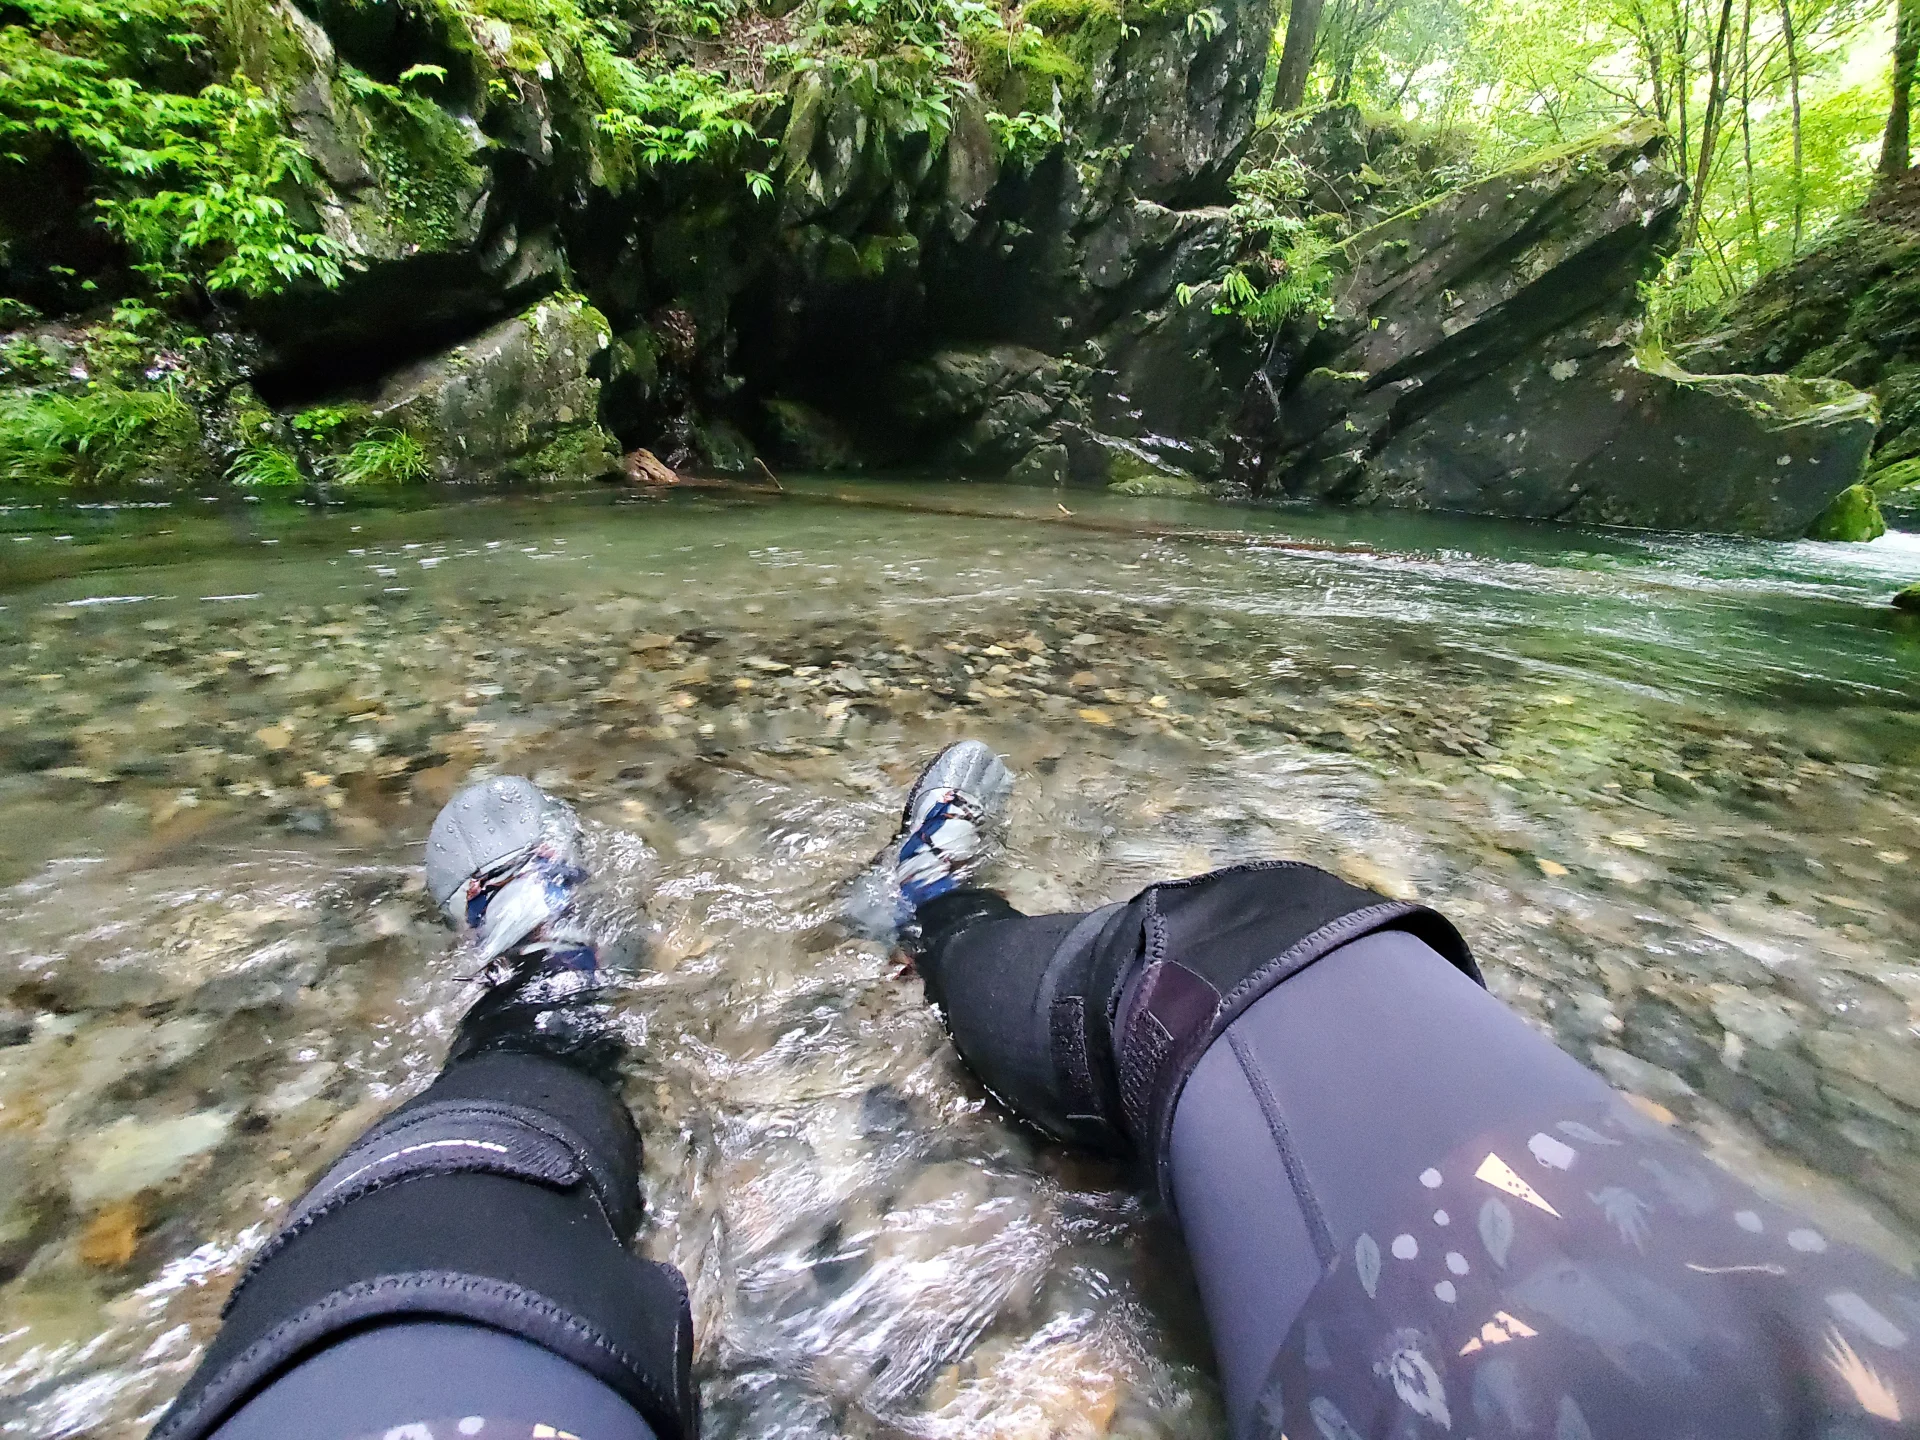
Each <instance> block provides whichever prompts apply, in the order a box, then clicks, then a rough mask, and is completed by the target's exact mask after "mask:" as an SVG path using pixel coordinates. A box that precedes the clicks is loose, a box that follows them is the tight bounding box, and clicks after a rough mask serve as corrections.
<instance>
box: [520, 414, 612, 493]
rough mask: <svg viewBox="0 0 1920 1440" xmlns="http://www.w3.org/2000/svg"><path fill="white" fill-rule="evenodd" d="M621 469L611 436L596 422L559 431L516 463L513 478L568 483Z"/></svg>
mask: <svg viewBox="0 0 1920 1440" xmlns="http://www.w3.org/2000/svg"><path fill="white" fill-rule="evenodd" d="M619 468H620V455H619V450H618V447H616V446H615V444H614V443H613V437H612V436H610V435H608V434H607V432H606V431H604V430H602V429H601V428H600V427H599V426H598V425H594V424H588V425H575V426H571V427H570V428H568V429H565V430H562V431H561V432H560V433H559V434H558V435H556V436H554V437H553V439H551V440H549V441H548V442H547V443H546V444H545V445H543V446H541V447H540V449H538V450H536V451H535V452H534V453H533V454H531V455H529V456H527V457H526V459H524V460H522V461H520V462H519V463H517V464H516V465H515V466H514V467H513V470H514V478H515V479H517V480H522V481H528V482H532V483H535V484H554V483H559V484H567V483H570V482H578V481H583V480H597V479H598V478H599V477H600V476H602V475H610V474H612V473H613V472H614V471H615V470H618V469H619Z"/></svg>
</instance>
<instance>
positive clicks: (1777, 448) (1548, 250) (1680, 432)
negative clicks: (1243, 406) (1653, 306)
mask: <svg viewBox="0 0 1920 1440" xmlns="http://www.w3.org/2000/svg"><path fill="white" fill-rule="evenodd" d="M1660 149H1661V139H1660V137H1659V135H1658V134H1657V132H1655V131H1653V130H1652V129H1650V128H1635V129H1630V130H1628V131H1625V132H1623V133H1621V134H1618V135H1614V136H1610V137H1607V138H1605V139H1603V140H1600V141H1596V142H1595V143H1593V144H1590V145H1587V146H1583V147H1580V148H1577V149H1575V150H1572V151H1568V152H1563V153H1561V154H1559V155H1556V156H1553V157H1550V158H1548V159H1546V160H1544V161H1541V162H1537V163H1535V164H1532V165H1530V166H1528V167H1526V168H1524V169H1522V170H1517V171H1514V172H1510V173H1507V174H1503V175H1497V176H1494V177H1492V178H1490V179H1488V180H1484V181H1481V182H1478V183H1477V184H1474V185H1470V186H1467V187H1465V188H1463V189H1460V190H1456V191H1452V192H1450V193H1448V194H1446V195H1444V196H1441V197H1439V198H1438V199H1437V200H1434V201H1433V202H1431V203H1429V204H1427V205H1424V206H1420V207H1416V208H1415V209H1414V210H1411V211H1409V212H1407V213H1405V214H1403V215H1400V216H1396V217H1394V218H1393V219H1390V220H1387V221H1385V222H1383V223H1381V224H1379V225H1377V226H1375V227H1373V228H1372V229H1371V230H1368V231H1366V232H1363V233H1362V234H1361V235H1358V236H1356V237H1355V238H1354V239H1353V240H1352V241H1350V242H1349V244H1348V246H1347V255H1348V258H1349V261H1350V269H1349V271H1348V273H1347V274H1346V276H1345V278H1344V279H1343V281H1342V282H1341V283H1340V286H1339V288H1338V291H1337V293H1336V297H1335V307H1334V318H1333V320H1332V322H1331V323H1330V324H1329V326H1328V327H1327V328H1326V330H1325V331H1324V332H1323V333H1322V334H1321V335H1320V337H1319V338H1318V339H1317V340H1316V341H1315V342H1314V344H1313V345H1312V347H1311V349H1310V350H1309V352H1308V356H1307V359H1308V361H1309V362H1310V366H1311V368H1308V367H1306V366H1298V367H1296V368H1295V369H1294V370H1293V371H1292V372H1291V373H1289V374H1287V375H1285V376H1284V377H1283V380H1282V383H1281V385H1279V386H1276V387H1274V388H1275V389H1276V390H1277V401H1276V402H1272V403H1268V404H1266V405H1261V404H1259V403H1253V404H1250V405H1249V407H1248V414H1249V415H1250V416H1251V417H1252V423H1251V426H1250V434H1249V436H1248V440H1249V444H1250V448H1251V449H1252V451H1253V452H1254V454H1255V455H1256V457H1257V467H1256V483H1257V486H1258V488H1262V489H1265V490H1266V491H1268V492H1274V491H1277V492H1279V493H1283V494H1286V495H1292V496H1301V497H1311V498H1317V499H1324V500H1330V501H1338V502H1342V503H1347V504H1358V505H1391V506H1403V507H1410V508H1420V509H1436V510H1457V511H1466V512H1471V513H1475V514H1487V515H1505V516H1513V517H1516V518H1525V519H1540V520H1566V521H1578V522H1588V523H1598V524H1612V525H1632V526H1646V527H1651V528H1658V529H1687V530H1712V531H1721V532H1726V533H1736V534H1748V535H1765V536H1775V537H1793V536H1799V535H1802V534H1804V533H1805V532H1806V529H1807V526H1808V525H1809V524H1810V523H1811V522H1812V521H1813V519H1814V517H1816V516H1817V515H1819V514H1820V512H1821V511H1822V510H1823V509H1824V508H1825V507H1826V505H1827V504H1828V502H1829V501H1830V500H1832V499H1833V497H1834V496H1835V495H1837V494H1839V493H1840V492H1841V491H1842V490H1844V489H1846V488H1847V487H1848V486H1850V485H1852V484H1854V483H1856V482H1857V481H1858V480H1859V478H1860V472H1861V467H1862V465H1863V464H1864V461H1865V457H1866V453H1867V450H1868V447H1869V446H1870V445H1871V443H1872V438H1873V429H1874V424H1875V419H1874V412H1873V406H1872V403H1871V401H1870V400H1869V399H1868V397H1866V396H1864V395H1861V394H1860V393H1859V392H1857V391H1854V390H1852V389H1851V388H1850V387H1848V386H1845V385H1840V384H1837V383H1833V382H1796V381H1790V380H1787V379H1785V378H1783V377H1779V376H1756V377H1734V376H1698V375H1691V374H1689V373H1687V372H1685V371H1683V370H1681V369H1679V368H1678V367H1676V366H1673V365H1671V364H1669V363H1667V362H1665V361H1664V360H1662V359H1660V358H1658V357H1657V356H1652V355H1646V354H1642V353H1640V352H1639V350H1638V348H1637V347H1638V346H1639V343H1640V339H1641V335H1640V327H1639V323H1638V322H1639V302H1638V299H1637V294H1636V283H1637V281H1638V280H1639V279H1640V278H1641V277H1642V276H1643V275H1645V274H1646V273H1648V272H1649V271H1650V270H1651V269H1652V267H1653V266H1655V265H1656V264H1657V263H1658V262H1659V259H1660V256H1661V254H1662V251H1663V248H1664V247H1665V246H1666V244H1667V243H1668V242H1669V241H1670V239H1671V237H1672V234H1673V231H1674V229H1675V227H1676V225H1677V223H1678V220H1679V217H1680V215H1681V212H1682V209H1683V207H1684V205H1685V201H1686V189H1685V186H1684V184H1683V183H1682V182H1681V181H1680V180H1679V179H1678V178H1677V177H1676V176H1674V175H1673V174H1672V173H1671V172H1669V171H1667V170H1666V169H1665V168H1664V167H1663V166H1661V165H1660V164H1659V155H1660ZM1263 378H1264V380H1265V381H1266V383H1267V384H1268V385H1270V386H1272V385H1273V381H1274V377H1273V376H1272V375H1271V374H1269V375H1267V376H1265V377H1263ZM1255 383H1256V385H1258V384H1259V383H1260V381H1258V380H1257V381H1256V382H1255ZM1254 398H1255V400H1256V401H1257V400H1259V399H1260V398H1261V397H1259V396H1258V395H1256V396H1255V397H1254Z"/></svg>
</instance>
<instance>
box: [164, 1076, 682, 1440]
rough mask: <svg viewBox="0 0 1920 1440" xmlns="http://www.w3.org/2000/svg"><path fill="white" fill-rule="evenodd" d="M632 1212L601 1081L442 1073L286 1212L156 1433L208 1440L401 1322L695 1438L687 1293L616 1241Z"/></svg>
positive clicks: (618, 1135) (630, 1144) (673, 1436)
mask: <svg viewBox="0 0 1920 1440" xmlns="http://www.w3.org/2000/svg"><path fill="white" fill-rule="evenodd" d="M640 1218H641V1202H640V1142H639V1136H638V1133H637V1132H636V1131H635V1129H634V1125H633V1119H632V1117H631V1116H630V1115H629V1114H628V1113H627V1110H626V1107H625V1106H624V1105H623V1104H621V1102H620V1100H619V1099H618V1097H616V1096H615V1095H613V1094H612V1093H611V1092H610V1091H609V1090H608V1089H607V1088H606V1087H605V1086H603V1085H601V1084H600V1083H599V1082H598V1081H596V1080H594V1079H592V1078H591V1077H590V1076H588V1075H586V1074H584V1073H583V1072H581V1071H579V1070H576V1069H574V1068H572V1067H571V1066H569V1065H567V1064H565V1063H563V1062H561V1061H558V1060H555V1059H552V1058H550V1057H547V1056H540V1055H529V1054H513V1053H498V1052H496V1053H488V1054H482V1055H478V1056H476V1057H474V1058H472V1059H470V1060H464V1061H461V1062H459V1063H456V1064H454V1065H451V1066H449V1067H448V1069H447V1070H446V1071H445V1072H444V1073H443V1074H442V1075H441V1077H440V1078H439V1079H438V1080H437V1081H435V1083H434V1084H433V1085H432V1086H431V1087H429V1088H428V1089H427V1090H426V1091H425V1092H423V1093H422V1094H420V1095H419V1096H417V1097H415V1098H414V1099H413V1100H411V1101H409V1102H408V1103H407V1104H405V1105H403V1106H401V1107H400V1108H399V1109H398V1110H396V1111H394V1112H393V1113H392V1114H391V1115H389V1116H387V1117H386V1118H385V1119H384V1120H382V1121H380V1122H379V1123H378V1124H377V1125H375V1126H374V1127H373V1128H372V1129H371V1130H369V1131H368V1132H367V1134H366V1135H364V1136H362V1137H361V1139H360V1140H359V1141H357V1142H356V1143H355V1144H354V1145H353V1146H352V1147H351V1148H350V1149H349V1150H348V1151H347V1153H346V1154H345V1155H343V1156H342V1157H341V1158H340V1159H339V1160H338V1161H336V1162H335V1163H334V1165H333V1166H332V1167H331V1168H330V1169H329V1170H328V1171H327V1173H326V1174H325V1175H324V1176H322V1177H321V1179H320V1181H319V1182H318V1183H317V1184H316V1185H315V1186H314V1187H313V1188H312V1189H311V1190H309V1191H308V1192H307V1194H306V1196H305V1197H303V1198H302V1200H301V1201H300V1203H299V1204H298V1205H296V1206H295V1207H294V1209H293V1212H292V1214H291V1215H290V1216H289V1217H288V1221H287V1224H286V1225H285V1226H284V1227H283V1228H282V1229H281V1231H280V1232H279V1234H277V1235H276V1236H275V1237H274V1239H273V1240H272V1241H270V1242H269V1243H268V1245H267V1247H266V1248H265V1249H264V1250H263V1251H262V1252H261V1253H260V1255H259V1256H258V1257H256V1259H255V1261H254V1263H253V1265H252V1266H251V1267H250V1268H249V1270H248V1272H247V1274H246V1276H245V1277H244V1278H243V1279H242V1280H241V1282H240V1284H239V1285H238V1286H237V1287H236V1289H235V1291H234V1293H233V1296H232V1298H231V1299H229V1301H228V1302H227V1308H226V1311H225V1314H224V1323H223V1325H222V1327H221V1330H220V1333H219V1335H218V1336H216V1337H215V1339H214V1342H213V1344H212V1345H211V1346H210V1347H209V1349H208V1351H207V1355H206V1358H205V1359H204V1360H203V1361H202V1363H201V1365H200V1368H199V1369H198V1370H197V1371H196V1372H195V1373H194V1375H193V1377H192V1378H191V1379H190V1380H189V1381H188V1382H187V1385H186V1387H185V1388H184V1389H183V1390H182V1391H181V1393H180V1395H179V1396H178V1397H177V1398H176V1399H175V1401H174V1403H173V1405H172V1407H171V1408H169V1410H168V1411H167V1413H166V1414H165V1415H164V1416H163V1417H162V1418H161V1421H160V1423H159V1424H158V1425H157V1426H156V1427H155V1428H154V1431H153V1440H202V1437H205V1436H207V1435H209V1434H210V1433H211V1432H212V1431H213V1430H214V1429H216V1428H217V1427H218V1426H219V1424H220V1423H221V1421H222V1420H224V1419H225V1418H227V1417H228V1416H229V1415H231V1414H233V1412H234V1411H235V1410H236V1409H238V1408H239V1407H240V1406H241V1405H243V1404H244V1403H245V1402H246V1401H247V1400H248V1399H249V1398H250V1397H251V1396H253V1395H254V1394H256V1393H258V1392H259V1391H260V1390H261V1389H263V1388H264V1387H265V1386H266V1385H268V1384H270V1383H271V1382H272V1381H273V1380H274V1379H275V1378H276V1377H277V1376H279V1375H281V1374H283V1373H285V1372H286V1371H287V1370H288V1369H290V1368H292V1367H293V1366H295V1365H297V1364H298V1363H299V1362H300V1361H301V1360H303V1359H305V1358H306V1357H308V1356H310V1355H313V1354H315V1353H317V1352H318V1351H320V1350H322V1349H325V1348H326V1347H327V1346H328V1345H329V1344H331V1343H333V1342H334V1341H335V1340H338V1339H340V1338H342V1337H343V1336H345V1335H346V1334H348V1333H350V1332H353V1331H357V1330H361V1329H364V1328H366V1327H368V1326H371V1325H377V1324H380V1323H382V1322H385V1321H390V1320H395V1319H400V1318H415V1319H420V1318H441V1319H450V1320H460V1321H466V1322H468V1323H475V1324H481V1325H486V1326H488V1327H490V1328H492V1329H496V1330H501V1331H505V1332H507V1333H508V1334H512V1335H516V1336H519V1337H520V1338H522V1339H524V1340H528V1341H531V1342H532V1343H534V1344H536V1345H539V1346H541V1347H543V1348H544V1349H547V1350H550V1351H552V1352H553V1353H555V1354H557V1355H559V1356H560V1357H562V1358H563V1359H566V1360H568V1361H570V1362H572V1363H573V1364H575V1365H578V1366H579V1367H580V1368H581V1369H582V1370H584V1371H586V1372H587V1373H588V1374H590V1375H592V1376H593V1377H594V1378H595V1379H597V1380H599V1381H601V1382H602V1383H604V1384H606V1385H607V1386H608V1387H609V1388H611V1389H612V1390H614V1391H615V1392H616V1393H617V1394H619V1395H620V1396H621V1397H622V1398H623V1399H625V1400H626V1401H627V1402H628V1403H629V1404H631V1405H632V1406H633V1407H634V1409H635V1410H636V1411H638V1412H639V1414H640V1416H641V1418H643V1419H644V1420H645V1421H646V1422H647V1423H648V1425H650V1426H651V1427H652V1428H653V1430H654V1431H655V1433H656V1434H658V1435H659V1436H661V1437H662V1440H693V1437H694V1435H695V1433H696V1431H697V1428H698V1417H697V1409H696V1401H695V1392H694V1389H693V1383H692V1352H693V1324H692V1316H691V1311H690V1309H689V1307H688V1302H687V1291H686V1284H685V1282H684V1280H682V1278H681V1276H680V1273H679V1272H678V1271H677V1270H675V1269H673V1267H672V1266H669V1265H660V1264H655V1263H653V1262H651V1261H646V1260H642V1259H639V1258H638V1257H636V1256H634V1255H633V1254H632V1253H631V1252H630V1251H629V1250H628V1249H627V1245H628V1243H629V1242H630V1241H631V1240H632V1238H633V1235H634V1233H635V1231H636V1229H637V1228H638V1226H639V1223H640Z"/></svg>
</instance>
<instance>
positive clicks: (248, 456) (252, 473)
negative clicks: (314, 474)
mask: <svg viewBox="0 0 1920 1440" xmlns="http://www.w3.org/2000/svg"><path fill="white" fill-rule="evenodd" d="M227 479H229V480H231V481H232V482H233V483H234V484H235V485H238V486H240V487H241V488H242V489H246V490H289V489H293V488H295V487H297V486H300V485H304V484H306V483H307V477H306V476H305V475H304V474H302V473H301V470H300V462H299V460H298V459H296V458H295V457H294V454H293V452H292V451H291V450H289V449H287V448H286V446H284V445H276V444H274V443H273V442H272V441H270V440H255V441H253V442H252V443H251V444H249V445H247V446H246V447H244V448H243V449H242V450H241V451H240V453H239V454H238V455H237V456H235V457H234V461H233V463H232V464H231V465H229V466H228V467H227Z"/></svg>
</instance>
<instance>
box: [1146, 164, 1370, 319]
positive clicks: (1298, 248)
mask: <svg viewBox="0 0 1920 1440" xmlns="http://www.w3.org/2000/svg"><path fill="white" fill-rule="evenodd" d="M1306 186H1307V175H1306V172H1305V170H1304V169H1303V168H1302V167H1301V165H1300V163H1299V161H1297V160H1295V159H1294V158H1293V157H1292V156H1291V155H1290V154H1288V153H1287V152H1286V151H1281V152H1279V154H1278V155H1277V156H1276V158H1274V159H1273V160H1271V161H1269V162H1267V163H1266V164H1263V165H1243V166H1242V167H1241V169H1240V171H1239V172H1238V173H1237V174H1236V175H1235V176H1234V179H1233V188H1234V205H1233V208H1232V209H1231V210H1230V211H1229V212H1228V215H1229V218H1230V219H1231V221H1232V223H1233V226H1234V230H1235V233H1236V234H1237V235H1238V236H1239V240H1240V256H1241V258H1240V259H1239V260H1238V261H1237V262H1236V263H1235V264H1234V265H1233V266H1232V267H1230V268H1229V269H1228V270H1227V272H1226V273H1225V274H1224V275H1222V276H1221V278H1220V285H1219V290H1218V291H1217V293H1216V294H1215V296H1214V299H1213V310H1214V313H1215V314H1216V315H1237V316H1239V317H1240V318H1241V319H1242V320H1243V321H1245V322H1246V324H1247V325H1248V327H1249V328H1250V329H1252V330H1253V331H1255V332H1256V333H1258V334H1263V335H1265V334H1272V333H1273V332H1274V331H1276V330H1278V329H1279V328H1280V327H1281V326H1282V325H1284V324H1285V323H1286V322H1287V321H1289V320H1292V319H1295V318H1311V319H1314V320H1316V321H1318V320H1323V319H1325V318H1326V316H1327V315H1328V313H1329V312H1330V310H1331V307H1332V303H1333V278H1334V270H1333V266H1332V264H1331V263H1330V262H1331V260H1332V258H1333V255H1334V253H1335V252H1336V251H1337V250H1338V249H1339V244H1338V242H1337V241H1336V240H1335V239H1334V238H1333V236H1332V234H1331V233H1330V230H1331V224H1332V222H1331V221H1330V220H1328V219H1326V218H1325V217H1321V218H1318V219H1312V220H1310V219H1307V218H1305V217H1303V216H1302V215H1301V213H1300V211H1301V208H1302V207H1301V203H1300V202H1301V199H1302V197H1303V196H1304V194H1305V193H1306ZM1177 298H1178V299H1179V300H1180V303H1182V304H1191V303H1193V301H1194V299H1196V298H1197V292H1196V291H1195V290H1194V289H1193V288H1192V287H1189V286H1182V287H1181V288H1180V293H1179V295H1178V297H1177Z"/></svg>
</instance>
